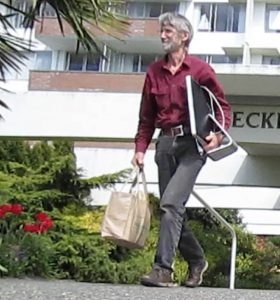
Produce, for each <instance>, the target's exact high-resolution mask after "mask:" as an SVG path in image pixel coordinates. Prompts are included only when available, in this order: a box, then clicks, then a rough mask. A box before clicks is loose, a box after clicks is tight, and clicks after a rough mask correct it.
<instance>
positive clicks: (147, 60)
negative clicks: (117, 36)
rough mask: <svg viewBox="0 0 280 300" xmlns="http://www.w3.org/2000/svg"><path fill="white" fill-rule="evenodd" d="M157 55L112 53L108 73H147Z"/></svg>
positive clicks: (107, 65)
mask: <svg viewBox="0 0 280 300" xmlns="http://www.w3.org/2000/svg"><path fill="white" fill-rule="evenodd" d="M156 58H157V55H156V54H129V53H118V52H114V51H111V52H110V54H109V55H108V60H107V61H106V63H105V64H106V66H105V70H106V72H116V73H124V72H126V73H139V72H146V70H147V67H148V66H149V65H150V64H151V63H152V62H153V61H155V60H156Z"/></svg>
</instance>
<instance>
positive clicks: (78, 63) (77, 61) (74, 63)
mask: <svg viewBox="0 0 280 300" xmlns="http://www.w3.org/2000/svg"><path fill="white" fill-rule="evenodd" d="M83 62H84V54H81V53H79V54H75V53H70V58H69V67H68V69H69V70H70V71H82V70H83Z"/></svg>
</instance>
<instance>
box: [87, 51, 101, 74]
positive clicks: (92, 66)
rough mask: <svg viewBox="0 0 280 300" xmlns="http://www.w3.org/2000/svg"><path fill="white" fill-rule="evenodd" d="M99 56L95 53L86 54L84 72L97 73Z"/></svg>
mask: <svg viewBox="0 0 280 300" xmlns="http://www.w3.org/2000/svg"><path fill="white" fill-rule="evenodd" d="M99 66H100V56H99V55H98V54H95V53H88V55H87V63H86V70H87V71H99Z"/></svg>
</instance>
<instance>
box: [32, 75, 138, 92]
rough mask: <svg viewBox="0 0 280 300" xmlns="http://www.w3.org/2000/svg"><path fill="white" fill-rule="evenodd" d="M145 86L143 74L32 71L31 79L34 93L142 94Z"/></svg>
mask: <svg viewBox="0 0 280 300" xmlns="http://www.w3.org/2000/svg"><path fill="white" fill-rule="evenodd" d="M143 84H144V74H143V73H140V74H139V73H135V74H131V73H100V72H73V71H71V72H70V71H30V78H29V90H32V91H75V92H82V91H92V92H109V93H110V92H114V93H140V92H141V90H142V87H143Z"/></svg>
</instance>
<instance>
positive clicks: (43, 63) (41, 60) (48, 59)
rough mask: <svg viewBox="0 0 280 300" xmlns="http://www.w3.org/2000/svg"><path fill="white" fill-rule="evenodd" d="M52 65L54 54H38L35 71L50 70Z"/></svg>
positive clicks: (41, 52)
mask: <svg viewBox="0 0 280 300" xmlns="http://www.w3.org/2000/svg"><path fill="white" fill-rule="evenodd" d="M51 65H52V52H51V51H39V52H36V59H35V65H34V69H35V70H50V69H51Z"/></svg>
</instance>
